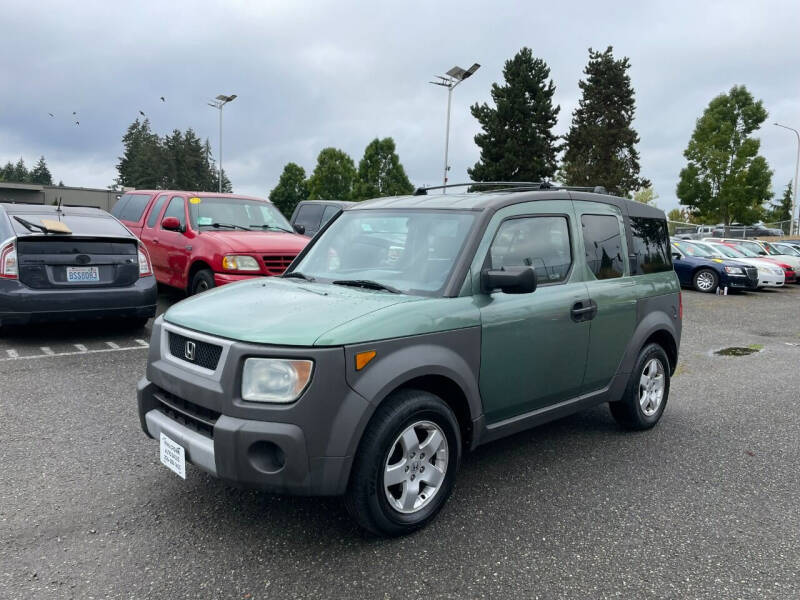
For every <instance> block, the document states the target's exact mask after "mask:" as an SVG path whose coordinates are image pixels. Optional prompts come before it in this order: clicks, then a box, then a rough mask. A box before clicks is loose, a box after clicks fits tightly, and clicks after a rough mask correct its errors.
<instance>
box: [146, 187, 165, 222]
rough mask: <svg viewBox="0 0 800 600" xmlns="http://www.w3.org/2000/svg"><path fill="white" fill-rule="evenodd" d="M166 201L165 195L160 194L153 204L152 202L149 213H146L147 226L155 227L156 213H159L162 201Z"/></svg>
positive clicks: (162, 204) (162, 206)
mask: <svg viewBox="0 0 800 600" xmlns="http://www.w3.org/2000/svg"><path fill="white" fill-rule="evenodd" d="M166 201H167V195H166V194H161V195H160V196H159V197H158V200H156V202H155V204H153V207H152V208H151V209H150V214H149V215H147V226H148V227H155V225H156V221H158V215H159V214H160V213H161V209H162V208H164V202H166Z"/></svg>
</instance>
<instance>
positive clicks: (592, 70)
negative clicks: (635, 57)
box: [560, 46, 650, 196]
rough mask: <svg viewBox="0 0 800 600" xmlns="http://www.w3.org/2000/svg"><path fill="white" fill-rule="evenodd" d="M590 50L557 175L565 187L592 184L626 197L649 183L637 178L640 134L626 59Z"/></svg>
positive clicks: (609, 53)
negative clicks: (634, 120) (584, 78)
mask: <svg viewBox="0 0 800 600" xmlns="http://www.w3.org/2000/svg"><path fill="white" fill-rule="evenodd" d="M612 50H613V49H612V47H611V46H609V47H608V48H607V49H606V51H605V52H600V51H594V50H592V49H591V48H589V63H588V64H587V65H586V68H585V69H584V71H583V72H584V74H585V75H586V80H585V81H584V80H581V81H580V82H579V83H578V85H579V86H580V88H581V91H582V92H583V95H582V97H581V99H580V101H579V102H578V108H576V109H575V111H574V112H573V113H572V125H571V126H570V129H569V132H568V133H567V135H566V137H565V138H564V139H565V141H566V148H567V149H566V152H565V153H564V160H563V163H562V165H561V173H560V176H561V178H562V179H563V180H564V182H565V183H567V184H568V185H577V186H590V187H593V186H596V185H600V186H603V187H604V188H606V190H608V191H609V192H610V193H612V194H616V195H620V196H627V195H628V194H629V193H630V192H632V191H633V190H638V189H640V188H646V187H648V186H649V185H650V182H649V181H647V180H646V179H643V178H640V177H639V153H638V152H637V150H636V147H635V146H636V144H638V143H639V135H638V134H637V133H636V131H635V130H634V129H633V127H632V123H633V116H634V113H635V111H636V103H635V100H634V92H633V87H632V86H631V78H630V76H629V75H628V69H629V68H630V61H629V60H628V58H627V57H625V58H621V59H619V60H617V59H615V58H614V55H613V53H612Z"/></svg>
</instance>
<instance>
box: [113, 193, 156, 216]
mask: <svg viewBox="0 0 800 600" xmlns="http://www.w3.org/2000/svg"><path fill="white" fill-rule="evenodd" d="M149 203H150V194H123V195H122V197H121V198H120V199H119V200H118V201H117V203H116V204H115V205H114V208H113V209H112V210H111V214H112V215H114V216H115V217H117V218H118V219H119V220H120V221H128V222H129V223H138V222H139V221H140V220H141V218H142V215H143V214H144V211H145V209H146V208H147V205H148V204H149Z"/></svg>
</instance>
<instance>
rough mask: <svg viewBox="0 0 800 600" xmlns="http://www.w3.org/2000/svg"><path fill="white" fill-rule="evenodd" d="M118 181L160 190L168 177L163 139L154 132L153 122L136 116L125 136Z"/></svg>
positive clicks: (131, 185) (125, 184)
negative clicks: (151, 126) (151, 124)
mask: <svg viewBox="0 0 800 600" xmlns="http://www.w3.org/2000/svg"><path fill="white" fill-rule="evenodd" d="M122 144H123V146H124V152H123V155H122V156H121V157H119V163H118V164H117V172H118V173H119V177H118V178H117V183H118V184H119V185H121V186H124V187H134V188H140V189H157V188H161V187H163V183H164V180H165V174H164V160H163V151H162V150H163V148H162V145H161V139H160V138H159V137H158V135H157V134H155V133H153V132H152V131H150V121H149V120H148V119H145V120H144V121H142V122H139V119H136V120H135V121H134V122H133V123H131V125H130V126H129V127H128V130H127V132H126V133H125V135H124V136H123V137H122Z"/></svg>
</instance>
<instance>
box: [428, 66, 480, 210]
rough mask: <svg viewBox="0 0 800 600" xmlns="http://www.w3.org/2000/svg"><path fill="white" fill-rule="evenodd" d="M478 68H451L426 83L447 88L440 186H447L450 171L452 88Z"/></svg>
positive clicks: (444, 191) (478, 67)
mask: <svg viewBox="0 0 800 600" xmlns="http://www.w3.org/2000/svg"><path fill="white" fill-rule="evenodd" d="M480 67H481V66H480V65H479V64H478V63H475V64H474V65H472V66H471V67H470V68H469V69H466V70H465V69H462V68H461V67H453V68H452V69H450V70H449V71H448V72H447V73H445V74H444V75H436V78H437V79H438V80H439V81H429V82H428V83H432V84H433V85H440V86H442V87H446V88H447V126H446V128H445V134H444V177H443V178H442V185H447V172H448V171H449V170H450V165H449V164H447V152H448V150H449V149H450V103H451V101H452V99H453V88H455V87H456V86H457V85H458V84H459V83H461V82H462V81H464V80H465V79H467V78H469V77H472V75H473V74H474V73H475V71H477V70H478V69H480ZM442 193H443V194H446V193H447V188H443V189H442Z"/></svg>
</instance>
